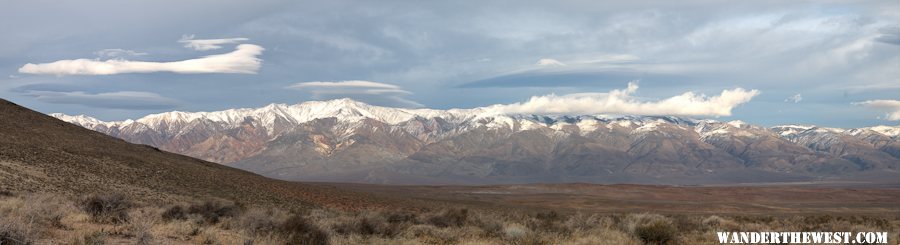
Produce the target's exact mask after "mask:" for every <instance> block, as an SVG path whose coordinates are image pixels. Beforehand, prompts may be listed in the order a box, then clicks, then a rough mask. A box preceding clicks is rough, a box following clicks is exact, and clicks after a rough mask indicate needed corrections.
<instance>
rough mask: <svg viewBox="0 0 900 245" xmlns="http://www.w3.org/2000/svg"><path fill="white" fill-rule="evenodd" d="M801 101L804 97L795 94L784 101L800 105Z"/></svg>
mask: <svg viewBox="0 0 900 245" xmlns="http://www.w3.org/2000/svg"><path fill="white" fill-rule="evenodd" d="M801 100H803V95H800V94H795V95H792V96H791V97H788V98H787V99H784V102H794V103H800V101H801Z"/></svg>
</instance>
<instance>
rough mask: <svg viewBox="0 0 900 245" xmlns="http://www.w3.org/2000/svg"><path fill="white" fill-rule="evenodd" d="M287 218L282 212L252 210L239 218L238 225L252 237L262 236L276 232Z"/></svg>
mask: <svg viewBox="0 0 900 245" xmlns="http://www.w3.org/2000/svg"><path fill="white" fill-rule="evenodd" d="M286 216H287V214H285V213H284V212H282V211H280V210H273V209H258V208H252V209H250V210H247V212H245V213H244V214H242V215H241V216H240V217H239V218H238V220H237V224H238V227H240V228H241V229H243V230H245V231H247V233H248V234H250V235H251V236H260V235H266V234H270V233H272V232H276V231H277V230H278V228H279V226H280V225H281V224H282V223H284V221H285V219H286Z"/></svg>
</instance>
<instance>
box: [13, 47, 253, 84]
mask: <svg viewBox="0 0 900 245" xmlns="http://www.w3.org/2000/svg"><path fill="white" fill-rule="evenodd" d="M263 50H265V49H264V48H263V47H260V46H258V45H253V44H241V45H238V46H237V48H235V50H234V51H231V52H230V53H224V54H215V55H208V56H204V57H200V58H196V59H188V60H181V61H170V62H150V61H131V60H124V59H110V60H105V61H100V60H93V59H75V60H59V61H54V62H50V63H41V64H32V63H28V64H25V65H24V66H22V67H21V68H19V72H20V73H28V74H51V75H58V76H63V75H112V74H121V73H151V72H174V73H244V74H255V73H256V72H257V71H259V67H260V65H261V63H262V60H261V59H259V58H258V56H259V55H260V54H262V51H263Z"/></svg>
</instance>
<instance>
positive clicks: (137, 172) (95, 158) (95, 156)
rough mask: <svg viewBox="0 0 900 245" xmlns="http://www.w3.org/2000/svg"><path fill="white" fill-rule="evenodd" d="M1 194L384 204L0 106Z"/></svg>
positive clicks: (349, 206)
mask: <svg viewBox="0 0 900 245" xmlns="http://www.w3.org/2000/svg"><path fill="white" fill-rule="evenodd" d="M3 190H5V191H12V192H52V193H61V194H65V195H69V196H77V195H83V194H87V193H102V192H120V193H123V194H125V195H127V196H129V197H131V198H133V199H135V200H142V201H153V202H173V201H195V200H198V199H200V200H202V199H216V198H221V199H226V200H233V201H238V202H242V203H246V204H251V205H266V206H281V207H284V208H287V207H291V208H302V207H310V206H324V207H332V208H341V209H361V208H371V207H379V206H384V203H388V202H384V201H379V199H376V198H374V197H372V196H371V195H367V194H364V193H356V192H353V191H347V190H336V189H334V188H333V187H326V186H319V185H315V184H301V183H293V182H287V181H279V180H272V179H268V178H265V177H262V176H259V175H256V174H253V173H250V172H246V171H242V170H238V169H234V168H230V167H226V166H222V165H219V164H216V163H211V162H207V161H203V160H198V159H194V158H190V157H187V156H182V155H178V154H173V153H168V152H164V151H160V150H159V149H156V148H153V147H150V146H145V145H137V144H131V143H127V142H125V141H123V140H120V139H116V138H113V137H110V136H107V135H104V134H102V133H98V132H94V131H91V130H88V129H84V128H82V127H79V126H76V125H73V124H69V123H66V122H63V121H60V120H57V119H55V118H53V117H50V116H47V115H44V114H41V113H38V112H35V111H32V110H29V109H27V108H24V107H21V106H19V105H16V104H14V103H11V102H9V101H6V100H2V99H0V191H3ZM391 203H393V202H391Z"/></svg>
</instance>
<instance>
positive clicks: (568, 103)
mask: <svg viewBox="0 0 900 245" xmlns="http://www.w3.org/2000/svg"><path fill="white" fill-rule="evenodd" d="M637 89H638V85H637V84H636V83H633V82H632V83H628V88H626V89H625V90H612V91H610V92H608V93H578V94H568V95H562V96H559V95H555V94H550V95H544V96H534V97H531V99H530V100H528V101H527V102H522V103H514V104H507V105H493V106H489V107H487V109H488V110H491V111H494V112H497V113H502V114H566V115H576V114H582V115H584V114H624V115H648V116H649V115H672V116H716V117H718V116H730V115H731V110H732V109H733V108H734V107H736V106H738V105H740V104H743V103H747V102H749V101H750V99H752V98H753V97H754V96H756V95H758V94H759V91H758V90H755V89H754V90H745V89H742V88H736V89H732V90H723V91H722V93H721V94H719V95H717V96H712V97H707V96H706V95H703V94H699V95H698V94H695V93H694V92H685V93H683V94H681V95H677V96H674V97H670V98H667V99H663V100H659V101H641V100H639V99H637V98H635V97H633V96H632V94H634V93H635V92H637Z"/></svg>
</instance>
